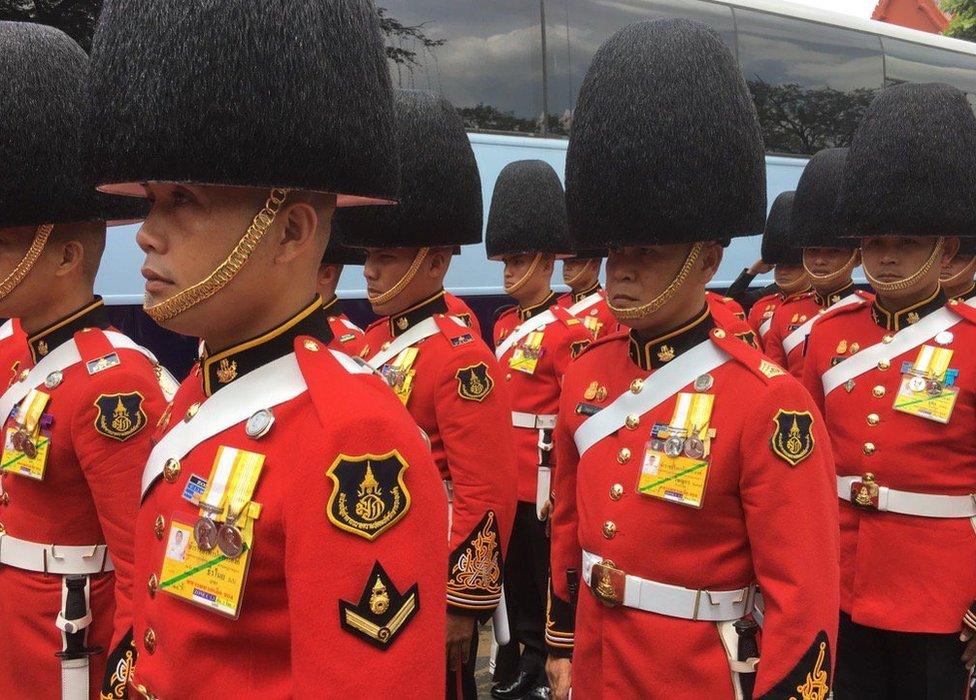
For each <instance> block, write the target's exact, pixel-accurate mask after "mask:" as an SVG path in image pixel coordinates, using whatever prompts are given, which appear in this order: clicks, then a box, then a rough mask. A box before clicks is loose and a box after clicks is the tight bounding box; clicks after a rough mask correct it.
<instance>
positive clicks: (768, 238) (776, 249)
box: [762, 191, 803, 265]
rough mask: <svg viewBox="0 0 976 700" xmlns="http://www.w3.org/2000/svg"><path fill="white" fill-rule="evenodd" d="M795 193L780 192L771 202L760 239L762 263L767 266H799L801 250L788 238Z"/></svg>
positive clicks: (801, 259)
mask: <svg viewBox="0 0 976 700" xmlns="http://www.w3.org/2000/svg"><path fill="white" fill-rule="evenodd" d="M795 195H796V193H795V192H793V191H789V192H782V193H780V195H779V196H778V197H776V199H774V200H773V206H772V207H771V208H770V209H769V216H767V217H766V229H765V230H764V231H763V237H762V261H763V262H764V263H766V264H767V265H799V264H800V263H802V262H803V250H802V249H801V248H800V247H799V246H797V245H795V244H794V242H793V240H792V239H791V236H790V219H791V218H792V212H793V202H794V199H795Z"/></svg>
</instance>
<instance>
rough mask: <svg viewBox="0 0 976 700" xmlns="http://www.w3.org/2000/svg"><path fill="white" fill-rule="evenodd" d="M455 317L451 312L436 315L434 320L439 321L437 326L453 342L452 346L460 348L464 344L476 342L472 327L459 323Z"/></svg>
mask: <svg viewBox="0 0 976 700" xmlns="http://www.w3.org/2000/svg"><path fill="white" fill-rule="evenodd" d="M454 318H457V317H454ZM454 318H452V317H451V315H450V314H435V315H434V321H435V322H436V323H437V327H438V328H439V329H440V331H441V333H442V334H443V335H444V337H445V338H447V340H448V341H449V342H450V343H451V347H455V348H459V347H461V346H462V345H467V344H468V343H471V342H474V332H473V331H472V330H471V328H470V327H469V326H466V325H464V324H463V323H458V322H457V321H455V320H454ZM459 320H460V319H458V321H459Z"/></svg>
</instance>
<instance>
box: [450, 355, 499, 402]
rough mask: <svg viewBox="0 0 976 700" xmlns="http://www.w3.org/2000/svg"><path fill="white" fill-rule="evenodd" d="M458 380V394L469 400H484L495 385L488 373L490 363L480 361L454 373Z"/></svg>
mask: <svg viewBox="0 0 976 700" xmlns="http://www.w3.org/2000/svg"><path fill="white" fill-rule="evenodd" d="M454 377H455V379H457V382H458V396H460V397H461V398H462V399H467V400H468V401H478V402H481V401H484V400H485V398H486V397H487V396H488V394H490V393H491V390H492V387H494V386H495V382H494V380H493V379H492V378H491V375H490V374H488V365H486V364H485V363H484V362H479V363H478V364H476V365H471V366H470V367H462V368H461V369H459V370H458V371H457V372H455V374H454Z"/></svg>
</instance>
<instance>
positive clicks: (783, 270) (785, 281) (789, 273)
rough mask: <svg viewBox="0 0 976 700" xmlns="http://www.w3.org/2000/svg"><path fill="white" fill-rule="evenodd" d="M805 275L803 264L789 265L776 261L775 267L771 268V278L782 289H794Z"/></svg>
mask: <svg viewBox="0 0 976 700" xmlns="http://www.w3.org/2000/svg"><path fill="white" fill-rule="evenodd" d="M806 276H807V273H806V270H804V269H803V265H790V264H787V263H776V267H775V268H773V279H774V280H775V281H776V284H777V285H778V286H779V287H780V288H782V289H794V288H796V287H797V286H798V285H799V284H800V283H801V282H803V281H804V278H805V277H806Z"/></svg>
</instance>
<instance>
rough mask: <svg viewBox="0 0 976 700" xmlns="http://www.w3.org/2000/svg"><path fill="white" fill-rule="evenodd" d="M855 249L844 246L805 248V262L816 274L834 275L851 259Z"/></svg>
mask: <svg viewBox="0 0 976 700" xmlns="http://www.w3.org/2000/svg"><path fill="white" fill-rule="evenodd" d="M852 254H853V251H850V250H845V249H844V248H804V249H803V264H804V265H806V267H807V269H808V270H810V272H812V273H813V274H815V275H818V276H822V277H823V276H826V275H832V274H833V273H835V272H837V271H839V270H840V269H841V268H843V267H844V265H846V264H847V263H849V262H850V261H851V256H852Z"/></svg>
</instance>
